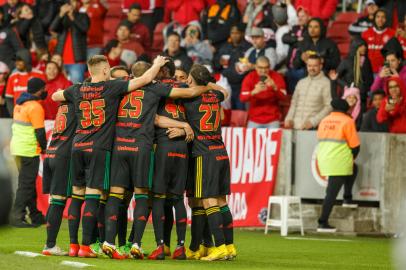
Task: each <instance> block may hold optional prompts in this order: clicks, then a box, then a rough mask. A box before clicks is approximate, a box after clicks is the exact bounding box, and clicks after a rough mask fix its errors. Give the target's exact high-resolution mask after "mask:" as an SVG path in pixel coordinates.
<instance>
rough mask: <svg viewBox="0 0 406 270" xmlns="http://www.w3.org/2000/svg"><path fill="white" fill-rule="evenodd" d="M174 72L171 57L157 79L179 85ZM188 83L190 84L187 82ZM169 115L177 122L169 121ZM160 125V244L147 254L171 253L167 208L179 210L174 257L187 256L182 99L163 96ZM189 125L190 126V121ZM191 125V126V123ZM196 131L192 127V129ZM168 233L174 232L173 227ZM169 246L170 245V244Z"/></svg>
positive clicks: (156, 214)
mask: <svg viewBox="0 0 406 270" xmlns="http://www.w3.org/2000/svg"><path fill="white" fill-rule="evenodd" d="M174 75H175V64H174V63H173V61H171V60H170V61H169V62H168V63H167V64H166V65H165V66H164V67H163V68H162V69H161V72H160V73H158V76H157V80H161V82H164V83H167V84H170V85H172V86H174V85H176V86H178V85H177V84H175V81H174V79H173V77H174ZM185 86H186V87H187V85H186V84H185ZM163 118H169V119H171V120H172V121H174V123H168V120H167V119H165V120H163ZM155 122H156V124H157V127H156V128H155V137H156V148H155V170H154V177H153V181H152V193H153V199H152V220H153V224H154V232H155V239H156V243H157V248H156V250H154V251H153V252H152V253H151V255H150V256H149V257H148V258H149V259H152V260H163V259H165V253H167V254H168V253H169V254H170V250H167V251H166V252H165V245H164V228H165V222H166V218H169V219H170V222H172V223H173V214H172V213H170V215H168V214H167V213H168V212H169V211H165V208H169V210H170V211H172V207H174V208H175V213H176V232H177V235H178V244H177V247H176V249H175V251H174V253H173V256H172V258H173V259H179V260H185V259H186V255H185V248H184V242H185V235H186V225H187V224H186V221H187V213H186V207H185V204H184V199H183V193H184V192H185V188H186V179H187V174H188V160H189V153H188V145H187V141H189V139H188V138H186V132H185V130H184V129H183V126H184V125H185V124H187V122H186V118H185V109H184V107H183V105H182V103H181V102H180V101H179V100H173V99H171V98H161V100H160V102H159V106H158V111H157V117H156V121H155ZM187 126H189V125H188V124H187ZM188 128H190V127H188ZM191 133H192V134H193V131H192V132H191ZM166 233H169V234H170V233H171V232H170V230H169V231H168V232H166ZM167 249H169V245H167Z"/></svg>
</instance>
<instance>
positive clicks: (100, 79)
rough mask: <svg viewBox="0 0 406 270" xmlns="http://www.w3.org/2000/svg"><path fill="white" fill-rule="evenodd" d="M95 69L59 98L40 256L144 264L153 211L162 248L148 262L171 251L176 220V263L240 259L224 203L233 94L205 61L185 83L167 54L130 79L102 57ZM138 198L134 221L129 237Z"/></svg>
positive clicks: (138, 66) (138, 67)
mask: <svg viewBox="0 0 406 270" xmlns="http://www.w3.org/2000/svg"><path fill="white" fill-rule="evenodd" d="M88 70H89V73H90V75H91V77H90V78H89V79H88V80H87V81H85V82H83V83H81V84H76V85H73V86H71V87H69V88H68V89H65V90H61V91H58V92H56V93H54V94H53V96H52V99H53V100H55V101H60V102H61V105H60V107H59V109H58V114H57V117H56V119H55V126H54V129H53V134H52V140H51V143H50V145H49V147H48V149H47V152H46V158H45V161H44V169H43V186H44V193H49V194H50V197H51V200H50V206H49V209H48V213H47V241H46V245H45V248H44V249H43V251H42V253H43V254H44V255H67V254H69V256H79V257H91V258H93V257H97V256H99V255H101V254H105V255H108V256H109V257H110V258H113V259H126V258H134V259H143V258H144V251H143V250H142V248H141V241H142V237H143V234H144V230H145V226H146V223H147V221H148V219H149V216H150V214H151V212H152V220H153V227H154V232H155V239H156V243H157V248H156V249H155V250H154V251H153V252H152V253H151V254H150V255H149V256H148V258H149V259H153V260H163V259H165V256H170V255H171V251H170V235H171V229H172V225H173V222H174V219H175V221H176V222H175V224H176V233H177V247H176V248H175V249H174V251H173V253H172V258H173V259H180V260H182V259H186V258H187V259H196V260H198V259H200V260H205V261H213V260H225V259H232V258H234V257H236V255H237V254H236V249H235V247H234V244H233V220H232V215H231V213H230V210H229V208H228V205H227V200H226V195H228V194H230V165H229V158H228V154H227V151H226V149H225V146H224V143H223V141H222V137H221V126H220V118H221V117H220V103H221V102H222V101H223V100H224V99H225V98H226V97H227V95H228V93H227V91H225V90H224V89H223V88H222V87H220V86H218V85H216V84H215V83H214V81H213V78H212V77H211V75H210V73H209V71H208V70H207V69H206V68H205V67H204V66H201V65H194V66H193V67H192V69H191V70H190V74H189V75H188V77H186V76H187V75H185V74H184V73H182V72H181V71H180V72H181V75H183V77H184V78H183V82H181V81H176V80H175V79H174V78H175V76H174V74H175V65H174V63H173V61H172V60H171V59H169V58H165V57H162V56H158V57H157V58H156V59H155V60H154V62H153V65H151V64H148V63H146V62H137V63H135V64H134V66H133V67H132V70H131V72H132V76H129V74H128V73H127V71H126V70H125V69H123V68H120V67H113V68H112V69H110V66H109V63H108V61H107V59H106V57H104V56H101V55H96V56H93V57H92V58H90V59H89V60H88ZM185 191H186V194H187V197H188V204H189V206H190V207H191V208H192V223H191V243H190V246H189V248H185V247H184V243H185V234H186V226H187V213H186V208H185V204H184V197H183V196H184V193H185ZM132 196H134V199H135V209H134V215H133V219H134V221H133V226H132V230H131V233H130V235H129V237H128V240H127V235H126V234H127V209H128V206H129V204H130V201H131V198H132ZM68 197H70V198H71V203H70V206H69V209H68V224H69V235H70V247H69V252H64V251H63V250H61V249H60V248H59V247H58V246H57V245H56V238H57V234H58V232H59V228H60V225H61V220H62V216H63V211H64V208H65V204H66V200H67V198H68ZM83 203H85V205H84V209H83V213H82V211H81V208H82V204H83ZM173 208H174V210H175V217H173ZM80 221H82V244H81V245H79V242H78V229H79V225H80ZM116 237H117V238H118V245H116ZM213 239H214V243H213Z"/></svg>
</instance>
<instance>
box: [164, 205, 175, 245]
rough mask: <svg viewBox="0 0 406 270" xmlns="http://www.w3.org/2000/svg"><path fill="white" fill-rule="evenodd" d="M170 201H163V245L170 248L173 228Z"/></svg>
mask: <svg viewBox="0 0 406 270" xmlns="http://www.w3.org/2000/svg"><path fill="white" fill-rule="evenodd" d="M172 203H173V201H172V199H166V200H165V222H164V243H165V245H166V246H167V247H171V233H172V227H173V211H172Z"/></svg>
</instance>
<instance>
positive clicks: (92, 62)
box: [87, 54, 109, 67]
mask: <svg viewBox="0 0 406 270" xmlns="http://www.w3.org/2000/svg"><path fill="white" fill-rule="evenodd" d="M108 62H109V61H108V60H107V57H106V56H104V55H99V54H98V55H93V56H92V57H90V58H89V60H87V65H88V66H89V67H93V66H96V65H98V64H100V63H108Z"/></svg>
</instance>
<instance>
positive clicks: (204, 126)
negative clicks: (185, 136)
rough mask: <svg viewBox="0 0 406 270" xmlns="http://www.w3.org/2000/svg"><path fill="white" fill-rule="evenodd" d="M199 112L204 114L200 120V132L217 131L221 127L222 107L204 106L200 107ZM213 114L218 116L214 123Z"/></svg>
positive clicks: (217, 105)
mask: <svg viewBox="0 0 406 270" xmlns="http://www.w3.org/2000/svg"><path fill="white" fill-rule="evenodd" d="M199 112H204V115H203V116H202V118H201V119H200V131H216V130H217V129H218V128H219V125H220V106H219V104H218V103H215V104H202V105H200V107H199ZM213 112H214V113H215V114H216V118H215V119H214V123H213V120H212V115H213Z"/></svg>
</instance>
